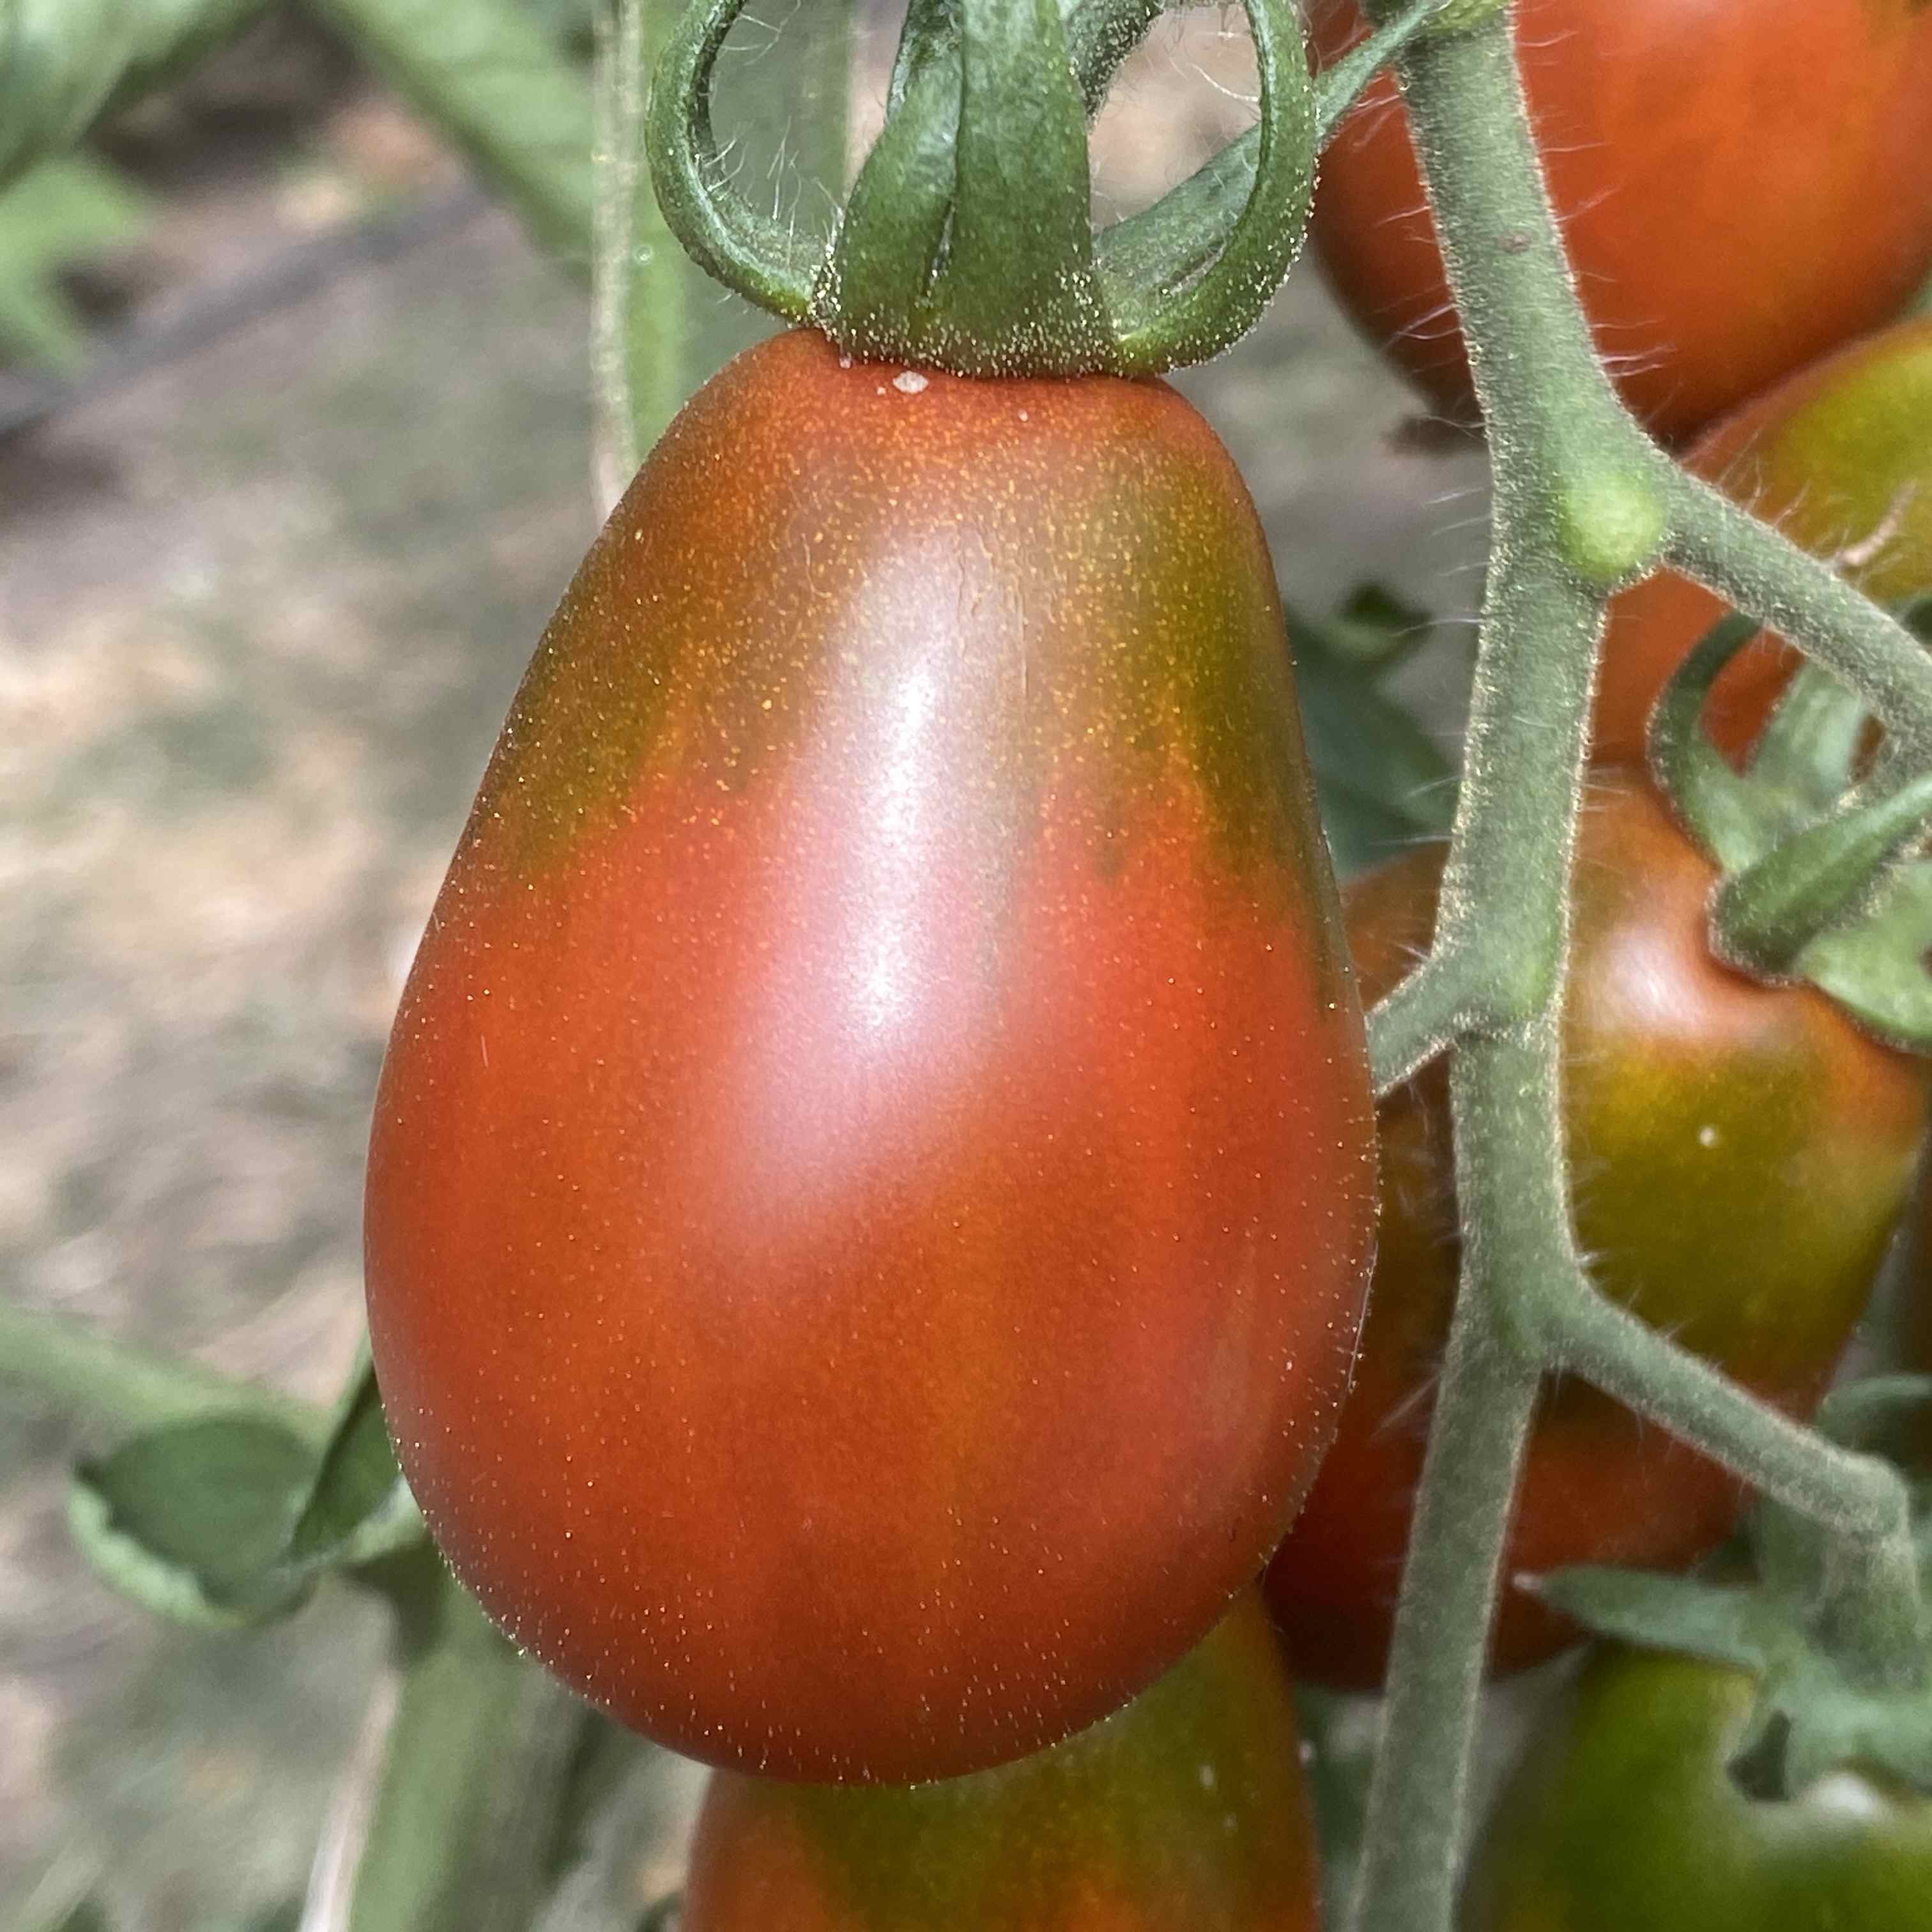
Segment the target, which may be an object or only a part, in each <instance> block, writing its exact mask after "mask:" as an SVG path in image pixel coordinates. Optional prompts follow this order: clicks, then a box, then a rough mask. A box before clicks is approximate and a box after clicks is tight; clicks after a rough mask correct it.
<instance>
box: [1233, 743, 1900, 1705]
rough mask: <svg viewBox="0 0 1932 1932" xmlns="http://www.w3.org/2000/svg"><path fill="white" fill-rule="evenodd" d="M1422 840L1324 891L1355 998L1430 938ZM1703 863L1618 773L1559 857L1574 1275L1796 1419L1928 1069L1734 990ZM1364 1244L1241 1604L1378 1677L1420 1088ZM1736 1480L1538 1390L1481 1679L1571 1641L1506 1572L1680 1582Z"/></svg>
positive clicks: (1795, 1009)
mask: <svg viewBox="0 0 1932 1932" xmlns="http://www.w3.org/2000/svg"><path fill="white" fill-rule="evenodd" d="M1441 862H1442V853H1441V848H1440V847H1426V848H1423V847H1419V848H1418V849H1417V850H1415V851H1412V852H1410V853H1405V854H1404V855H1403V856H1402V857H1400V859H1396V860H1394V861H1393V862H1391V863H1390V864H1388V865H1385V866H1383V867H1381V868H1379V869H1378V870H1376V871H1373V872H1370V873H1367V874H1364V875H1363V876H1362V877H1361V878H1360V879H1358V880H1354V881H1352V883H1351V884H1350V886H1349V891H1348V894H1347V896H1346V918H1347V922H1348V928H1349V938H1350V943H1351V945H1352V947H1353V949H1354V951H1355V960H1356V966H1357V970H1358V973H1359V974H1360V976H1361V986H1362V992H1363V997H1364V998H1365V999H1367V1000H1369V1001H1373V1000H1374V999H1376V998H1379V996H1380V995H1381V994H1382V992H1384V991H1385V990H1386V989H1388V988H1389V987H1391V986H1393V985H1394V983H1395V982H1396V981H1397V980H1398V979H1399V978H1400V977H1401V976H1402V974H1403V973H1404V972H1405V971H1406V970H1407V968H1408V967H1409V965H1410V964H1412V962H1413V961H1414V959H1415V957H1416V956H1418V954H1419V953H1421V950H1423V949H1424V948H1425V947H1427V944H1428V941H1429V937H1430V932H1431V930H1432V929H1433V923H1434V918H1435V903H1436V881H1437V877H1438V875H1439V869H1440V866H1441ZM1715 876H1716V875H1715V871H1714V870H1713V868H1712V866H1711V865H1710V864H1709V862H1708V861H1707V860H1706V859H1704V858H1703V856H1702V855H1701V854H1700V853H1699V852H1698V851H1697V850H1696V848H1695V847H1694V846H1693V845H1691V844H1690V842H1689V841H1688V840H1687V839H1686V838H1685V836H1684V835H1683V834H1682V832H1680V831H1679V829H1677V827H1676V825H1675V824H1674V823H1673V821H1672V820H1671V819H1670V816H1669V814H1668V813H1667V811H1666V810H1665V808H1664V806H1663V805H1662V804H1661V802H1659V800H1658V798H1657V796H1656V794H1655V793H1654V792H1653V791H1652V789H1651V787H1650V786H1649V782H1648V781H1647V780H1646V778H1644V777H1643V775H1642V774H1640V773H1638V772H1603V773H1600V774H1599V775H1598V778H1597V780H1596V781H1595V783H1594V784H1592V788H1591V790H1590V792H1589V799H1588V804H1587V806H1586V811H1585V813H1584V816H1583V824H1582V830H1581V833H1580V844H1579V848H1578V856H1577V897H1576V904H1575V921H1576V924H1575V928H1574V933H1573V936H1572V939H1571V954H1570V958H1571V978H1570V983H1569V988H1568V995H1567V1004H1566V1008H1565V1022H1564V1035H1563V1043H1564V1081H1565V1094H1564V1127H1565V1146H1566V1149H1567V1151H1568V1157H1569V1160H1570V1163H1571V1178H1572V1181H1573V1184H1574V1188H1575V1196H1576V1213H1577V1235H1578V1238H1579V1239H1580V1241H1581V1243H1582V1244H1583V1250H1584V1251H1585V1253H1586V1254H1588V1255H1589V1256H1590V1257H1591V1258H1592V1265H1593V1271H1594V1274H1595V1278H1596V1280H1597V1281H1598V1284H1599V1286H1601V1288H1602V1289H1603V1290H1604V1292H1605V1293H1606V1294H1607V1295H1610V1296H1611V1297H1612V1298H1613V1299H1615V1300H1616V1301H1620V1302H1622V1303H1623V1304H1625V1306H1626V1307H1629V1308H1631V1309H1633V1310H1635V1312H1636V1313H1638V1314H1639V1315H1640V1316H1643V1319H1645V1320H1646V1321H1647V1322H1649V1323H1650V1324H1651V1325H1652V1326H1653V1327H1655V1328H1661V1329H1664V1330H1665V1331H1667V1332H1668V1333H1669V1334H1671V1335H1673V1336H1674V1337H1676V1340H1678V1341H1679V1342H1680V1343H1682V1344H1683V1346H1685V1347H1686V1348H1688V1349H1693V1350H1694V1351H1696V1352H1697V1353H1698V1354H1699V1355H1703V1356H1704V1357H1705V1358H1706V1359H1707V1360H1709V1361H1713V1362H1715V1363H1717V1364H1718V1365H1719V1366H1720V1367H1722V1368H1724V1370H1727V1372H1728V1373H1730V1374H1731V1375H1732V1376H1735V1377H1736V1379H1738V1380H1739V1382H1742V1383H1744V1384H1745V1385H1746V1386H1747V1387H1748V1388H1751V1389H1752V1390H1754V1391H1756V1393H1757V1394H1758V1395H1760V1397H1763V1399H1764V1400H1766V1401H1769V1402H1772V1403H1776V1404H1777V1405H1778V1406H1779V1407H1780V1408H1781V1409H1784V1410H1785V1411H1786V1412H1787V1413H1789V1414H1790V1415H1798V1416H1805V1415H1809V1414H1810V1413H1811V1411H1812V1410H1813V1409H1814V1408H1815V1407H1816V1406H1817V1403H1818V1400H1819V1399H1820V1397H1821V1396H1822V1395H1823V1392H1824V1390H1825V1388H1826V1385H1827V1383H1828V1382H1829V1379H1830V1377H1831V1375H1832V1370H1833V1369H1834V1367H1835V1365H1836V1364H1837V1361H1838V1358H1839V1356H1840V1355H1841V1353H1842V1352H1843V1349H1844V1346H1845V1344H1846V1342H1847V1341H1848V1340H1849V1338H1850V1336H1851V1333H1852V1328H1854V1327H1855V1325H1856V1323H1857V1322H1858V1318H1859V1316H1860V1315H1861V1313H1863V1312H1864V1307H1865V1304H1866V1301H1867V1298H1868V1296H1869V1295H1870V1289H1871V1286H1872V1283H1873V1277H1875V1275H1876V1273H1877V1271H1878V1265H1879V1262H1880V1260H1881V1259H1882V1257H1883V1255H1884V1252H1885V1246H1886V1244H1887V1243H1888V1241H1889V1239H1890V1238H1891V1232H1892V1230H1893V1228H1894V1225H1895V1224H1896V1223H1897V1220H1898V1217H1899V1214H1900V1211H1901V1209H1902V1208H1903V1205H1904V1202H1905V1198H1906V1190H1907V1189H1908V1188H1909V1185H1910V1181H1911V1176H1912V1164H1913V1161H1914V1158H1915V1153H1916V1150H1917V1148H1918V1144H1919V1142H1920V1139H1921V1136H1922V1135H1923V1133H1924V1126H1925V1121H1926V1108H1927V1082H1928V1077H1932V1076H1928V1070H1927V1063H1926V1062H1924V1061H1921V1060H1918V1059H1915V1058H1912V1057H1910V1056H1908V1055H1904V1054H1902V1053H1899V1052H1895V1051H1894V1050H1893V1049H1891V1048H1889V1047H1887V1046H1882V1045H1881V1044H1880V1043H1879V1042H1878V1041H1876V1040H1874V1039H1873V1038H1871V1037H1870V1036H1869V1035H1867V1034H1863V1033H1861V1032H1860V1031H1858V1029H1857V1028H1855V1027H1854V1026H1853V1025H1852V1023H1851V1022H1850V1021H1849V1019H1847V1018H1846V1016H1845V1015H1844V1014H1843V1012H1842V1011H1841V1010H1840V1009H1839V1008H1838V1007H1836V1006H1835V1005H1834V1004H1833V1003H1832V1001H1829V999H1827V998H1826V997H1825V996H1824V995H1823V994H1822V993H1820V992H1817V991H1815V990H1814V989H1811V988H1810V987H1807V986H1784V987H1772V986H1762V985H1760V984H1758V983H1757V982H1755V981H1753V980H1749V979H1747V978H1745V977H1743V976H1742V975H1741V974H1736V973H1734V972H1732V971H1730V970H1729V969H1728V968H1724V967H1722V966H1720V965H1718V964H1717V963H1716V962H1715V961H1714V960H1712V959H1711V957H1710V956H1709V952H1708V950H1706V943H1705V937H1704V933H1705V912H1706V901H1707V898H1708V896H1709V892H1710V890H1711V888H1712V884H1713V883H1714V882H1715ZM1380 1124H1381V1130H1382V1188H1383V1195H1382V1224H1381V1235H1380V1248H1379V1252H1378V1253H1377V1256H1376V1270H1375V1278H1374V1282H1373V1286H1372V1288H1371V1289H1370V1303H1369V1319H1368V1324H1367V1328H1366V1329H1365V1330H1364V1334H1363V1338H1362V1353H1361V1362H1360V1364H1359V1365H1358V1369H1357V1372H1356V1376H1355V1386H1354V1388H1352V1390H1351V1391H1350V1394H1349V1400H1348V1403H1347V1404H1346V1407H1345V1409H1344V1411H1343V1418H1342V1424H1341V1428H1340V1432H1339V1433H1338V1434H1337V1438H1336V1442H1335V1445H1334V1448H1333V1449H1332V1450H1331V1451H1330V1452H1329V1454H1328V1460H1326V1461H1325V1463H1323V1465H1322V1473H1321V1475H1320V1476H1319V1478H1317V1480H1316V1484H1315V1487H1314V1490H1313V1492H1312V1493H1311V1494H1310V1497H1309V1499H1308V1502H1307V1506H1306V1508H1304V1510H1303V1511H1302V1514H1301V1517H1300V1518H1299V1519H1298V1520H1297V1522H1296V1523H1295V1528H1294V1529H1293V1530H1292V1531H1291V1532H1290V1533H1289V1537H1288V1539H1287V1541H1286V1543H1285V1544H1283V1547H1282V1549H1281V1551H1280V1553H1279V1554H1278V1555H1277V1557H1276V1559H1275V1560H1274V1563H1273V1564H1272V1565H1271V1567H1270V1570H1269V1574H1268V1592H1269V1597H1270V1601H1271V1605H1272V1607H1273V1608H1274V1613H1275V1616H1276V1618H1277V1622H1279V1623H1280V1625H1281V1627H1282V1629H1283V1634H1284V1635H1285V1637H1286V1640H1287V1643H1288V1648H1289V1655H1290V1656H1292V1658H1294V1660H1295V1668H1296V1670H1297V1671H1298V1673H1299V1674H1301V1676H1304V1677H1306V1678H1308V1679H1311V1680H1312V1681H1313V1682H1319V1683H1325V1684H1331V1685H1338V1686H1342V1687H1344V1688H1360V1689H1367V1688H1373V1687H1374V1686H1376V1685H1379V1683H1380V1682H1381V1681H1382V1673H1383V1671H1384V1669H1385V1666H1386V1664H1387V1661H1388V1639H1389V1631H1390V1626H1391V1622H1392V1619H1393V1616H1394V1608H1395V1598H1396V1592H1397V1586H1398V1585H1399V1583H1400V1577H1401V1569H1402V1562H1403V1554H1404V1553H1405V1551H1406V1549H1407V1547H1408V1542H1409V1523H1410V1519H1411V1515H1412V1509H1413V1505H1414V1499H1415V1486H1416V1484H1417V1482H1418V1481H1419V1480H1420V1478H1421V1473H1422V1459H1423V1451H1424V1446H1425V1444H1426V1441H1427V1433H1428V1427H1429V1420H1430V1410H1431V1391H1432V1389H1433V1385H1434V1380H1435V1376H1436V1370H1437V1367H1438V1364H1439V1362H1440V1361H1441V1358H1442V1348H1443V1345H1444V1343H1445V1341H1446V1340H1447V1339H1448V1328H1449V1317H1450V1312H1451V1307H1452V1305H1453V1302H1454V1293H1455V1285H1456V1271H1457V1264H1458V1260H1459V1250H1458V1247H1457V1223H1456V1213H1455V1201H1454V1184H1453V1166H1452V1161H1451V1149H1450V1129H1449V1121H1448V1093H1447V1083H1446V1081H1445V1079H1444V1077H1443V1076H1442V1072H1441V1070H1440V1069H1436V1070H1432V1071H1431V1072H1430V1073H1428V1074H1427V1075H1425V1076H1424V1077H1423V1078H1422V1079H1420V1080H1418V1081H1417V1082H1415V1083H1413V1084H1412V1085H1410V1086H1409V1087H1406V1088H1402V1089H1400V1090H1399V1091H1397V1093H1396V1094H1393V1095H1391V1097H1389V1098H1388V1100H1385V1102H1384V1103H1383V1104H1382V1109H1381V1110H1380ZM1742 1500H1743V1491H1742V1489H1741V1487H1739V1485H1738V1484H1736V1482H1735V1481H1733V1479H1732V1478H1730V1476H1728V1475H1727V1474H1726V1473H1725V1472H1724V1471H1723V1470H1722V1469H1720V1468H1719V1467H1718V1466H1717V1465H1716V1464H1715V1463H1710V1462H1708V1461H1706V1460H1705V1459H1704V1458H1703V1457H1700V1456H1699V1455H1697V1454H1695V1453H1694V1452H1693V1451H1691V1450H1690V1449H1689V1448H1686V1447H1685V1445H1683V1444H1682V1443H1681V1442H1678V1441H1677V1440H1676V1439H1675V1438H1673V1437H1672V1436H1670V1435H1668V1434H1667V1433H1666V1432H1665V1431H1664V1430H1661V1429H1660V1428H1658V1427H1656V1426H1655V1424H1652V1423H1649V1422H1646V1421H1640V1420H1639V1419H1638V1418H1637V1417H1636V1416H1635V1415H1632V1414H1631V1412H1630V1411H1629V1410H1628V1409H1625V1408H1623V1407H1622V1406H1621V1405H1619V1403H1616V1402H1614V1401H1613V1400H1611V1399H1610V1397H1607V1396H1606V1395H1604V1394H1601V1393H1599V1392H1598V1391H1596V1390H1595V1389H1592V1388H1589V1386H1587V1385H1585V1384H1583V1383H1581V1382H1574V1381H1567V1380H1566V1381H1561V1382H1552V1383H1550V1384H1549V1385H1546V1387H1545V1388H1544V1391H1543V1394H1542V1396H1541V1400H1540V1403H1539V1406H1538V1410H1537V1412H1536V1415H1535V1421H1534V1422H1533V1424H1532V1433H1531V1437H1530V1442H1529V1451H1528V1454H1527V1457H1526V1462H1525V1466H1524V1472H1523V1482H1522V1487H1521V1489H1520V1492H1519V1493H1518V1496H1517V1504H1516V1508H1515V1512H1514V1517H1513V1518H1512V1520H1511V1528H1510V1533H1509V1541H1508V1544H1507V1547H1506V1548H1505V1553H1504V1558H1503V1574H1504V1577H1505V1590H1504V1594H1503V1598H1502V1606H1501V1608H1500V1610H1499V1616H1498V1618H1497V1622H1496V1628H1495V1630H1494V1631H1493V1636H1492V1641H1491V1648H1490V1663H1491V1667H1492V1668H1493V1670H1497V1671H1508V1670H1519V1669H1521V1668H1523V1667H1526V1666H1527V1665H1529V1664H1535V1663H1538V1662H1540V1661H1542V1660H1543V1659H1544V1658H1548V1657H1550V1656H1553V1655H1555V1654H1556V1652H1558V1651H1559V1650H1561V1649H1564V1648H1565V1646H1568V1645H1569V1644H1571V1643H1574V1642H1575V1641H1577V1636H1578V1633H1577V1630H1576V1628H1575V1627H1574V1625H1571V1624H1570V1623H1568V1622H1567V1621H1565V1619H1562V1618H1559V1617H1558V1616H1556V1615H1554V1614H1553V1613H1551V1612H1550V1611H1549V1610H1546V1609H1545V1608H1544V1607H1543V1606H1542V1605H1541V1604H1539V1603H1538V1601H1536V1600H1535V1598H1532V1596H1530V1595H1529V1594H1528V1593H1526V1592H1524V1591H1523V1590H1522V1589H1519V1588H1517V1587H1515V1586H1514V1583H1511V1582H1510V1581H1509V1580H1511V1579H1514V1578H1515V1577H1519V1576H1521V1575H1523V1574H1525V1573H1528V1574H1539V1573H1541V1572H1543V1571H1548V1570H1553V1569H1556V1568H1561V1567H1562V1566H1563V1565H1566V1564H1572V1563H1615V1564H1620V1565H1631V1566H1634V1567H1638V1568H1655V1569H1676V1568H1682V1567H1683V1566H1684V1565H1686V1564H1688V1563H1689V1562H1691V1561H1692V1560H1693V1559H1694V1558H1696V1557H1697V1556H1700V1555H1702V1554H1703V1553H1704V1552H1705V1551H1706V1550H1709V1549H1710V1548H1712V1547H1713V1546H1714V1545H1715V1544H1717V1543H1718V1542H1719V1541H1721V1540H1722V1538H1724V1536H1725V1535H1726V1534H1727V1532H1729V1531H1730V1528H1731V1526H1732V1525H1733V1523H1734V1522H1735V1520H1736V1516H1737V1513H1738V1511H1739V1507H1740V1505H1741V1504H1742Z"/></svg>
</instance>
